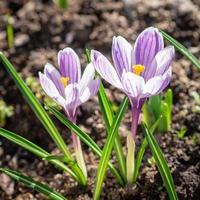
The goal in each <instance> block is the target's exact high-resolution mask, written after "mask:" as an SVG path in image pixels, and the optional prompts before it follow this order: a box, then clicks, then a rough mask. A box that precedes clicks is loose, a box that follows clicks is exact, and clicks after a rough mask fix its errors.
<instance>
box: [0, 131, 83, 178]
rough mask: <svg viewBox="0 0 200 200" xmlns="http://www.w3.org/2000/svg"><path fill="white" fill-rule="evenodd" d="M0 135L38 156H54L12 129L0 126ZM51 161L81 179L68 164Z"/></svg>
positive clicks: (50, 161) (43, 157)
mask: <svg viewBox="0 0 200 200" xmlns="http://www.w3.org/2000/svg"><path fill="white" fill-rule="evenodd" d="M0 136H2V137H4V138H6V139H8V140H10V141H11V142H13V143H15V144H17V145H19V146H20V147H22V148H24V149H26V150H28V151H30V152H31V153H33V154H35V155H36V156H37V157H39V158H42V159H45V158H46V157H49V156H52V155H51V154H50V153H48V152H47V151H45V150H44V149H42V148H41V147H39V146H38V145H36V144H34V143H32V142H31V141H29V140H27V139H25V138H23V137H22V136H20V135H18V134H15V133H13V132H11V131H8V130H5V129H3V128H0ZM48 162H49V163H51V164H53V165H55V166H56V167H58V168H59V169H61V170H63V171H64V172H67V173H69V174H70V175H71V176H72V177H73V178H74V179H75V180H79V179H78V177H77V175H76V174H75V173H74V172H73V171H72V170H71V169H70V168H68V167H67V166H66V165H64V164H63V163H62V162H60V161H59V160H56V159H51V160H49V161H48Z"/></svg>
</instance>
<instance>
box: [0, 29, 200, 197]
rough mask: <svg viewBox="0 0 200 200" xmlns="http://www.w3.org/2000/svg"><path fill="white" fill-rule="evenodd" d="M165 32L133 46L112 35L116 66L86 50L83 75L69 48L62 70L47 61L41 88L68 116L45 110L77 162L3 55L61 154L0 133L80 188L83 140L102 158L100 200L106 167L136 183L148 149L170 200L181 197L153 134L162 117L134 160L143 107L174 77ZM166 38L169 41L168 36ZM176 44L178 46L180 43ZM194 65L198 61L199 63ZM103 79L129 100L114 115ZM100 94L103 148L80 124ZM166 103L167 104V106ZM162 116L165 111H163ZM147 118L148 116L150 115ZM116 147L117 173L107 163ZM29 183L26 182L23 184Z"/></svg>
mask: <svg viewBox="0 0 200 200" xmlns="http://www.w3.org/2000/svg"><path fill="white" fill-rule="evenodd" d="M162 34H164V33H162ZM162 34H161V33H160V31H159V30H158V29H156V28H154V27H150V28H147V29H145V30H144V31H143V32H142V33H141V34H140V35H139V36H138V38H137V39H136V42H135V45H134V47H132V45H131V44H130V43H129V42H128V41H127V40H126V39H124V38H123V37H121V36H118V37H114V38H113V43H112V59H113V64H114V66H113V65H112V64H111V62H110V61H109V60H108V59H107V58H106V57H105V56H104V55H103V54H101V53H100V52H99V51H96V50H92V51H91V53H88V51H86V55H87V60H88V65H87V66H86V68H85V70H84V72H83V75H82V76H81V66H80V60H79V58H78V55H77V54H76V53H75V51H74V50H73V49H71V48H69V47H67V48H65V49H63V50H61V51H59V53H58V68H56V67H54V66H53V65H51V64H49V63H47V64H46V65H45V67H44V72H43V73H42V72H40V73H39V80H40V84H41V86H42V88H43V90H44V91H45V93H46V94H47V95H48V96H49V97H50V98H52V99H53V100H54V101H55V102H56V103H57V104H59V105H60V106H61V107H62V109H63V112H64V114H65V115H63V114H62V113H61V112H59V111H58V110H57V109H56V108H55V107H52V106H49V105H48V106H47V107H48V109H49V110H50V111H51V112H52V114H53V115H55V117H56V118H57V119H58V120H59V121H60V122H61V123H62V124H64V125H65V126H67V127H68V128H69V129H70V130H71V131H72V141H73V144H74V149H75V156H76V160H74V158H73V156H72V155H71V152H70V150H69V149H68V147H67V145H66V144H65V141H64V140H63V138H62V136H61V134H60V133H59V131H58V130H57V128H56V126H55V125H54V123H53V121H52V120H51V119H50V117H49V116H48V114H47V113H46V111H45V110H44V108H43V107H42V105H41V104H40V103H39V102H38V99H37V98H36V97H35V96H34V95H33V93H32V92H31V90H30V89H29V88H28V87H27V85H26V84H25V83H24V82H23V80H22V79H21V77H20V76H19V75H18V74H17V72H16V71H15V69H14V67H13V66H12V64H11V63H10V62H9V61H8V60H7V59H6V57H5V56H4V55H3V54H2V53H0V61H1V62H2V63H3V65H4V66H5V68H6V69H7V71H8V72H9V74H10V75H11V77H12V78H13V80H14V81H15V83H16V85H17V86H18V88H19V89H20V90H21V92H22V93H23V95H24V97H25V99H26V100H27V102H28V103H29V105H30V106H31V108H32V109H33V111H34V112H35V114H36V116H37V117H38V119H39V120H40V121H41V123H42V124H43V125H44V127H45V129H46V130H47V132H48V133H49V135H50V136H51V138H52V139H53V141H54V142H55V144H56V145H57V147H58V148H59V150H60V151H61V155H52V154H51V153H49V152H47V151H45V150H44V149H42V148H41V147H39V146H37V145H36V144H33V143H32V142H30V141H28V140H26V139H24V138H23V137H21V136H19V135H17V134H15V133H12V132H10V131H7V130H5V129H1V128H0V135H1V136H3V137H5V138H7V139H9V140H11V141H13V142H14V143H17V144H18V145H20V146H22V147H23V148H25V149H27V150H29V151H31V152H32V153H34V154H35V155H37V156H38V157H40V158H42V159H45V160H47V161H48V162H49V163H51V164H53V165H55V166H56V167H59V168H60V169H62V170H63V171H64V172H66V173H68V174H69V175H70V176H71V177H72V178H73V179H74V180H76V181H77V182H78V183H79V184H81V185H86V184H87V170H86V166H85V161H84V157H83V152H82V147H81V143H80V139H81V140H82V141H83V142H84V143H85V144H86V145H87V146H89V147H90V149H91V150H92V151H93V152H94V153H95V154H96V155H97V156H99V157H100V162H99V165H98V169H97V175H96V186H95V189H94V200H98V199H99V198H100V193H101V189H102V185H103V181H104V178H105V174H106V171H107V169H108V168H109V169H110V171H111V172H112V174H113V175H114V176H115V178H116V179H117V181H118V182H119V184H121V185H122V186H123V185H125V184H127V183H129V184H135V183H136V180H137V177H138V171H139V168H140V166H141V162H142V158H143V155H144V153H145V149H146V147H147V145H149V147H150V149H151V152H152V154H153V159H152V160H153V161H155V164H156V165H157V167H158V170H159V172H160V173H161V176H162V179H163V182H164V185H165V187H166V189H167V192H168V194H169V197H170V199H178V197H177V194H176V191H175V186H174V183H173V179H172V176H171V174H170V170H169V168H168V166H167V163H166V161H165V159H164V156H163V154H162V151H161V149H160V148H159V145H158V144H157V142H156V140H155V138H154V136H153V135H152V133H153V132H155V130H156V128H157V127H159V123H160V117H159V116H156V119H155V120H154V121H155V122H154V121H153V123H149V124H150V125H149V126H151V127H147V126H146V125H145V124H144V123H142V128H143V130H144V133H145V138H144V139H143V141H142V143H141V146H140V147H139V150H138V152H137V156H135V154H136V148H135V139H136V134H137V127H138V123H139V117H140V113H141V110H142V107H143V105H144V103H145V102H146V101H147V100H148V98H149V97H152V96H155V95H158V94H160V93H161V92H162V91H163V90H164V89H165V88H166V87H167V86H168V84H169V83H170V80H171V77H172V67H171V64H172V60H173V58H174V54H175V50H174V47H173V46H168V47H165V48H164V41H163V37H162ZM166 37H167V38H169V36H168V35H167V36H166ZM172 41H173V40H172ZM175 44H176V45H177V42H176V43H175ZM187 55H190V54H187ZM190 56H191V55H190ZM194 62H195V63H198V62H197V60H195V61H194ZM199 66H200V64H199ZM101 78H103V79H104V80H106V81H107V82H108V83H110V84H111V85H113V86H115V87H116V88H118V89H120V90H121V91H123V92H124V93H125V96H126V97H125V98H124V100H123V101H122V103H121V105H120V106H119V108H118V110H117V111H113V108H112V106H111V104H110V102H109V100H108V98H107V95H106V92H105V89H104V86H103V83H102V82H101V80H100V79H101ZM97 93H98V97H99V105H100V108H101V111H102V116H103V119H104V121H105V125H106V127H105V128H106V131H107V138H106V142H105V145H104V147H103V149H101V148H100V147H99V146H98V145H97V143H96V142H95V141H94V140H93V139H92V138H91V137H90V136H89V135H88V134H87V133H86V132H85V131H83V130H81V129H80V127H78V126H77V125H76V121H77V110H78V108H79V107H80V106H81V105H82V104H83V103H84V102H86V101H88V100H89V99H91V98H92V97H93V96H95V95H96V94H97ZM169 96H170V99H171V100H170V102H169V109H168V110H169V111H168V113H170V111H171V107H172V94H171V93H170V95H169ZM167 99H169V98H166V101H167ZM128 102H130V107H131V113H132V127H131V133H127V155H126V162H125V155H124V152H123V148H122V143H121V140H120V135H119V134H118V127H119V125H120V122H121V120H122V118H123V115H124V113H125V111H126V108H127V106H128ZM162 103H163V104H164V103H165V102H162ZM154 104H155V103H154ZM160 107H161V103H160ZM162 111H163V110H162ZM159 113H164V111H163V112H159ZM146 115H148V112H147V113H146ZM66 117H67V118H66ZM147 117H150V116H147ZM165 121H166V120H165ZM170 121H171V115H169V116H168V119H167V122H166V123H167V124H168V126H167V128H168V127H169V125H170ZM165 130H166V129H165ZM114 145H115V148H114V151H115V153H116V158H117V164H118V168H119V170H118V168H117V167H116V166H114V165H113V164H112V163H111V162H110V161H109V160H110V156H111V153H112V149H113V146H114ZM0 171H2V172H4V173H6V174H9V175H10V176H12V177H13V178H15V179H16V180H18V181H20V180H22V182H23V183H26V184H27V185H28V186H30V187H32V188H34V189H36V190H38V191H40V192H43V193H44V194H46V195H49V196H50V195H53V198H52V199H56V200H57V199H65V198H64V197H63V196H62V195H60V194H58V193H56V192H55V191H53V190H51V189H48V188H47V187H45V186H44V185H42V184H38V182H35V181H32V184H31V181H30V179H28V178H27V177H25V176H23V178H21V177H22V176H21V175H20V174H19V173H16V172H14V171H12V170H7V169H3V168H1V169H0ZM26 179H27V180H28V181H24V180H26ZM43 187H44V188H43Z"/></svg>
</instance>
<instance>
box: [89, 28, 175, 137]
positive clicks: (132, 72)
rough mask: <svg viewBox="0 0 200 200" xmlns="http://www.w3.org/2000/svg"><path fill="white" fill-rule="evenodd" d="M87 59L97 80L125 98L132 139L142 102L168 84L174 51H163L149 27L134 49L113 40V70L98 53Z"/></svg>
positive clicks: (121, 40) (158, 37) (156, 33)
mask: <svg viewBox="0 0 200 200" xmlns="http://www.w3.org/2000/svg"><path fill="white" fill-rule="evenodd" d="M91 57H92V58H91V59H92V63H93V64H94V67H95V69H96V70H97V72H98V73H99V74H100V76H101V77H102V78H103V79H105V80H106V81H107V82H109V83H110V84H111V85H113V86H115V87H117V88H119V89H120V90H122V91H123V92H125V93H126V95H127V96H128V97H129V99H130V103H131V107H132V136H133V138H135V135H136V131H137V125H138V119H139V114H140V111H141V108H142V105H143V104H144V102H145V100H146V99H147V98H148V97H150V96H153V95H157V94H159V93H160V92H162V91H163V90H164V89H165V88H166V87H167V85H168V84H169V82H170V79H171V76H172V70H171V63H172V60H173V57H174V48H173V47H172V46H169V47H166V48H164V41H163V37H162V35H161V33H159V31H158V29H156V28H154V27H149V28H147V29H145V30H144V31H143V32H142V33H141V34H140V35H139V36H138V38H137V39H136V42H135V46H134V48H132V46H131V44H130V43H129V42H128V41H127V40H126V39H124V38H123V37H121V36H118V37H114V38H113V43H112V58H113V63H114V66H115V67H113V65H112V64H111V63H110V62H109V60H108V59H107V58H106V57H105V56H104V55H102V54H101V53H100V52H98V51H95V50H92V52H91Z"/></svg>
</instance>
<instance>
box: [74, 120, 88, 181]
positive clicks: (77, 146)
mask: <svg viewBox="0 0 200 200" xmlns="http://www.w3.org/2000/svg"><path fill="white" fill-rule="evenodd" d="M70 121H71V122H73V123H76V116H73V117H70ZM72 141H73V145H74V152H75V157H76V161H77V163H78V165H79V167H80V168H81V170H82V171H83V174H84V175H85V177H86V178H87V169H86V165H85V161H84V156H83V151H82V147H81V141H80V139H79V137H78V136H77V135H76V134H74V133H73V132H72Z"/></svg>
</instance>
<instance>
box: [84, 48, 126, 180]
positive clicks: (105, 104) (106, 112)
mask: <svg viewBox="0 0 200 200" xmlns="http://www.w3.org/2000/svg"><path fill="white" fill-rule="evenodd" d="M85 55H86V58H87V62H88V63H90V62H91V55H90V50H89V49H87V48H86V49H85ZM98 99H99V105H100V107H101V112H102V115H103V119H104V122H105V124H106V131H107V133H109V129H110V127H111V125H112V123H113V118H114V113H113V110H112V108H111V105H110V102H109V100H108V98H107V96H106V93H105V89H104V86H103V84H102V82H101V84H100V88H99V92H98ZM114 150H115V153H116V157H117V161H118V163H119V168H120V172H121V174H122V177H123V178H124V180H125V179H126V162H125V157H124V154H123V149H122V144H121V140H120V137H119V134H118V133H117V135H116V138H115V144H114Z"/></svg>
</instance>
